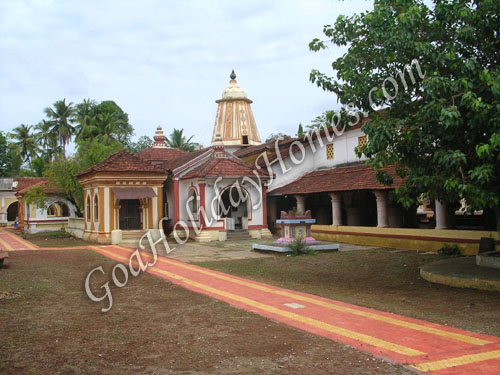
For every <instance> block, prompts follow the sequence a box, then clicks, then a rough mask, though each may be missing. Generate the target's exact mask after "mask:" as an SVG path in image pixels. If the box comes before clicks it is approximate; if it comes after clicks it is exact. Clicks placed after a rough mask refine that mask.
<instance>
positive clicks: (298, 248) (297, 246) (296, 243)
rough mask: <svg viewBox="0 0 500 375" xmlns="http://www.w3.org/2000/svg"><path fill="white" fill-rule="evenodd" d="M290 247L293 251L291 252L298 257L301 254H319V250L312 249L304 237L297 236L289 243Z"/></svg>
mask: <svg viewBox="0 0 500 375" xmlns="http://www.w3.org/2000/svg"><path fill="white" fill-rule="evenodd" d="M288 248H289V249H290V250H291V251H292V252H291V253H290V255H291V256H293V257H296V256H300V255H314V254H317V253H318V252H317V251H315V250H313V249H311V248H310V247H308V246H307V245H306V244H305V242H304V241H302V238H298V237H297V238H295V239H294V240H293V241H292V242H290V244H289V245H288Z"/></svg>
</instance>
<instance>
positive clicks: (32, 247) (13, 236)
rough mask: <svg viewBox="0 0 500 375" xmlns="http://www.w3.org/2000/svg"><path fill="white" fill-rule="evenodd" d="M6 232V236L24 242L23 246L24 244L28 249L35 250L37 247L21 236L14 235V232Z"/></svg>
mask: <svg viewBox="0 0 500 375" xmlns="http://www.w3.org/2000/svg"><path fill="white" fill-rule="evenodd" d="M6 234H7V235H8V236H10V237H11V238H12V239H14V240H15V241H18V242H21V243H22V244H24V246H26V247H27V248H28V249H30V250H37V249H38V246H36V245H35V244H32V243H31V242H29V241H26V240H25V239H24V238H21V237H19V236H16V235H15V234H12V233H8V232H6Z"/></svg>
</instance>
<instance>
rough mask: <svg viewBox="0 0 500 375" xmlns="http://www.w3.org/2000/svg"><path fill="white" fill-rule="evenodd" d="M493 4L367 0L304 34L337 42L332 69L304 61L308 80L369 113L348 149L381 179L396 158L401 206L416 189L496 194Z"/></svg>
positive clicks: (498, 101) (498, 99)
mask: <svg viewBox="0 0 500 375" xmlns="http://www.w3.org/2000/svg"><path fill="white" fill-rule="evenodd" d="M499 14H500V2H499V1H498V0H482V1H465V0H450V1H438V0H435V1H434V2H433V6H431V7H428V6H427V5H426V3H424V2H423V1H417V0H391V1H389V0H377V1H375V4H374V9H373V11H370V12H365V13H361V14H357V15H354V16H352V17H346V16H340V17H338V18H337V20H336V22H335V24H334V25H333V26H331V25H326V26H325V27H324V29H323V32H324V34H325V36H326V38H327V39H326V40H325V41H322V40H320V39H314V40H313V41H312V42H311V43H310V49H311V50H313V51H318V50H321V49H325V48H327V46H328V44H333V45H335V46H345V47H347V52H346V53H345V54H344V55H343V56H342V57H340V58H338V59H336V60H335V61H333V63H332V67H333V69H334V71H335V72H336V77H330V76H327V75H326V74H324V73H321V72H319V71H317V70H313V71H312V72H311V81H312V82H314V83H316V84H317V85H318V86H319V87H321V88H323V89H324V90H326V91H331V92H334V93H335V94H336V95H337V96H338V98H339V100H340V102H341V103H343V104H348V103H352V104H353V105H354V106H355V107H356V108H358V109H360V110H361V111H363V112H365V114H367V115H368V116H369V118H370V120H369V121H367V122H365V123H364V125H363V131H364V132H365V133H366V134H367V135H368V144H367V145H366V146H365V147H363V148H362V149H359V150H357V151H358V153H359V154H361V153H363V154H365V155H366V156H368V157H369V158H370V160H369V162H368V163H369V164H370V165H371V166H373V167H374V168H375V170H376V171H377V177H378V178H379V180H380V181H381V182H384V183H390V182H391V179H390V177H389V176H387V175H385V174H384V173H381V172H380V171H378V169H379V168H380V167H382V166H384V165H390V164H396V163H398V165H399V168H398V173H399V174H400V175H401V176H403V177H407V180H406V183H405V185H404V186H403V187H402V188H400V189H397V191H396V193H397V196H398V198H399V200H400V202H402V203H403V204H405V205H406V206H409V205H410V204H411V203H412V202H413V201H414V200H415V198H416V196H417V195H418V193H425V194H427V196H429V197H430V198H431V199H435V198H438V199H441V200H444V201H447V202H453V203H455V202H457V201H458V200H459V199H460V198H465V199H466V200H467V203H468V204H469V205H470V206H471V207H472V208H477V209H482V208H488V207H494V206H498V204H499V197H500V152H499V151H500V69H499V67H500V38H499V32H498V30H500V17H499ZM412 62H413V64H412ZM416 62H418V65H417V63H416Z"/></svg>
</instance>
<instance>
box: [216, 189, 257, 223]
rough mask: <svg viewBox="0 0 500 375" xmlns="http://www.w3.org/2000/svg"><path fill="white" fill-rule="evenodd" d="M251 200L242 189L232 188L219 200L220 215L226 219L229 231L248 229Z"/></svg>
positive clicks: (225, 191)
mask: <svg viewBox="0 0 500 375" xmlns="http://www.w3.org/2000/svg"><path fill="white" fill-rule="evenodd" d="M249 203H250V198H249V196H248V193H247V192H246V190H244V189H242V188H241V187H236V186H235V187H230V188H228V189H226V190H224V192H223V193H222V195H221V196H220V199H219V215H220V217H221V218H224V219H226V229H227V230H247V229H248V212H249V210H248V207H249Z"/></svg>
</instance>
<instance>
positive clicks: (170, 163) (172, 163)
mask: <svg viewBox="0 0 500 375" xmlns="http://www.w3.org/2000/svg"><path fill="white" fill-rule="evenodd" d="M209 152H211V148H205V149H203V150H198V151H193V152H188V153H186V154H184V155H181V156H178V157H176V158H174V159H170V160H167V161H166V162H163V163H161V164H158V165H159V166H161V167H162V168H163V169H165V170H174V169H176V168H179V167H181V166H183V165H185V164H187V163H189V162H190V161H192V160H193V159H196V158H197V157H198V156H202V155H203V154H205V153H209Z"/></svg>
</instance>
